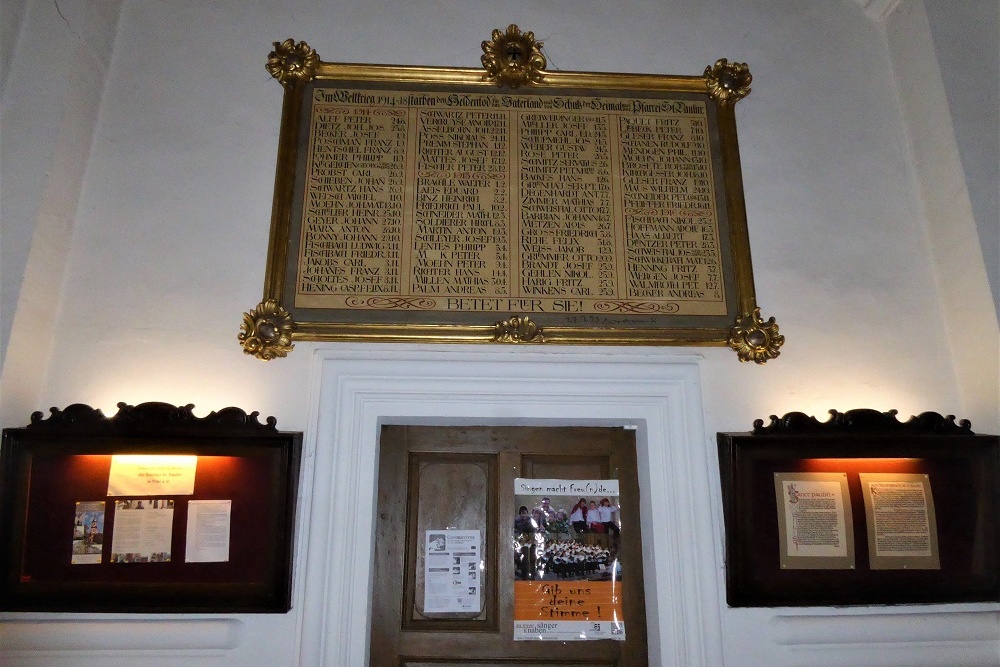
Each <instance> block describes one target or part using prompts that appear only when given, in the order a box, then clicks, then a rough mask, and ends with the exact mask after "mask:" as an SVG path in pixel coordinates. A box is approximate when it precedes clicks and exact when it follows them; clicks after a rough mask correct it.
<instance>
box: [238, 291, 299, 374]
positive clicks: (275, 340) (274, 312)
mask: <svg viewBox="0 0 1000 667" xmlns="http://www.w3.org/2000/svg"><path fill="white" fill-rule="evenodd" d="M293 331H295V322H294V321H293V320H292V316H291V315H290V314H289V313H288V311H286V310H285V309H284V308H282V307H281V306H280V305H279V304H278V302H277V301H275V300H274V299H267V300H266V301H261V302H260V303H259V304H257V307H256V308H254V309H253V310H251V311H250V312H249V313H243V327H242V330H241V331H240V334H239V336H238V338H239V341H240V345H242V346H243V354H252V355H253V356H255V357H257V358H258V359H263V360H264V361H270V360H271V359H275V358H277V357H284V356H287V355H288V353H289V352H290V351H291V350H292V348H293V347H295V346H294V345H293V344H292V332H293Z"/></svg>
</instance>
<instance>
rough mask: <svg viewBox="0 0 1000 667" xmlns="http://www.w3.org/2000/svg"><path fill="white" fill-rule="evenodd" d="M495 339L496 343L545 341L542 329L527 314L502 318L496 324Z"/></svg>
mask: <svg viewBox="0 0 1000 667" xmlns="http://www.w3.org/2000/svg"><path fill="white" fill-rule="evenodd" d="M494 326H495V328H496V330H495V332H494V333H493V341H494V342H496V343H544V342H545V336H544V334H542V329H541V327H539V326H538V325H537V324H535V323H534V322H532V321H531V319H530V318H528V317H527V316H526V315H521V316H517V315H515V316H514V317H512V318H510V319H509V320H501V321H500V322H497V323H496V324H495V325H494Z"/></svg>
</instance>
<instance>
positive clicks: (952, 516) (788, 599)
mask: <svg viewBox="0 0 1000 667" xmlns="http://www.w3.org/2000/svg"><path fill="white" fill-rule="evenodd" d="M830 415H831V417H830V419H829V420H828V421H827V422H822V423H821V422H819V421H818V420H816V419H815V418H814V417H810V416H807V415H805V414H803V413H796V412H793V413H789V414H786V415H785V416H784V417H781V418H780V419H779V418H778V417H776V416H772V417H771V421H770V424H769V425H767V426H765V425H764V423H763V420H757V421H756V422H755V423H754V430H753V432H752V433H719V434H718V446H719V462H720V468H721V481H722V497H723V509H724V513H725V534H726V546H725V555H726V599H727V602H728V603H729V605H730V606H732V607H777V606H811V605H871V604H919V603H945V602H983V601H1000V527H998V524H997V520H996V518H997V517H998V516H1000V437H998V436H995V435H976V434H975V433H973V432H972V430H971V425H970V424H969V422H968V421H965V420H962V421H961V422H959V423H957V424H956V423H955V420H954V417H952V416H948V417H943V416H941V415H940V414H938V413H933V412H928V413H923V414H921V415H919V416H916V417H912V418H911V419H910V420H909V421H907V422H905V423H901V422H899V421H898V420H897V419H896V411H895V410H893V411H889V412H878V411H876V410H867V409H861V410H851V411H848V412H846V413H840V412H837V411H835V410H831V411H830ZM800 471H801V472H806V471H825V472H845V473H847V478H848V485H849V489H850V495H851V505H852V506H853V521H852V523H853V525H852V526H848V530H852V529H853V532H854V548H855V556H856V565H855V567H854V568H853V569H843V570H837V569H782V568H781V567H780V566H779V548H780V543H779V540H778V525H777V500H776V497H775V486H774V484H775V483H774V473H776V472H800ZM869 472H916V473H925V474H928V475H929V479H930V485H931V488H932V495H933V500H934V506H935V508H936V513H937V532H938V542H939V550H940V565H941V567H940V569H937V570H916V569H896V570H875V569H872V568H871V566H870V562H869V547H868V544H869V538H868V535H867V532H866V524H867V521H866V516H865V514H866V513H865V510H864V503H863V499H862V491H861V483H860V480H859V473H869Z"/></svg>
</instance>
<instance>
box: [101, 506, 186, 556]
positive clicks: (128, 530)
mask: <svg viewBox="0 0 1000 667" xmlns="http://www.w3.org/2000/svg"><path fill="white" fill-rule="evenodd" d="M173 526H174V501H173V500H169V499H160V498H155V499H153V498H124V499H121V500H116V501H115V523H114V532H113V533H112V536H111V562H112V563H166V562H169V561H170V542H171V538H172V537H173Z"/></svg>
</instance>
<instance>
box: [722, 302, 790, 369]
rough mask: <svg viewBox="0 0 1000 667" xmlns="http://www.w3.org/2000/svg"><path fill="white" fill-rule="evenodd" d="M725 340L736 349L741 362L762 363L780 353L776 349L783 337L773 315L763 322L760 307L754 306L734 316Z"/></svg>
mask: <svg viewBox="0 0 1000 667" xmlns="http://www.w3.org/2000/svg"><path fill="white" fill-rule="evenodd" d="M726 342H727V344H728V345H729V347H731V348H733V349H734V350H736V354H737V356H738V357H739V359H740V361H741V362H743V361H752V362H754V363H756V364H764V363H767V360H768V359H774V358H775V357H777V356H778V355H779V354H780V352H779V351H778V349H779V348H780V347H781V346H782V345H784V343H785V337H784V336H782V335H781V334H779V333H778V325H777V324H775V322H774V318H773V317H772V318H771V319H769V320H768V321H767V322H765V321H764V320H763V319H761V317H760V308H754V310H753V312H752V313H744V314H743V315H741V316H739V317H737V318H736V326H735V327H733V331H732V335H730V337H729V340H728V341H726Z"/></svg>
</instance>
